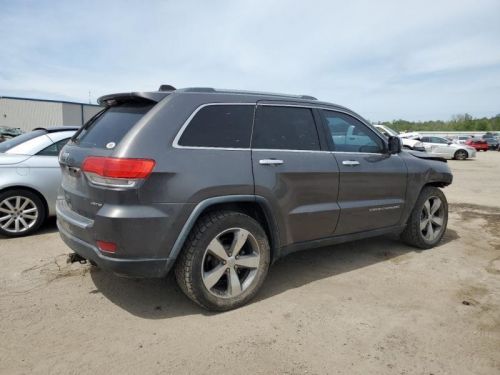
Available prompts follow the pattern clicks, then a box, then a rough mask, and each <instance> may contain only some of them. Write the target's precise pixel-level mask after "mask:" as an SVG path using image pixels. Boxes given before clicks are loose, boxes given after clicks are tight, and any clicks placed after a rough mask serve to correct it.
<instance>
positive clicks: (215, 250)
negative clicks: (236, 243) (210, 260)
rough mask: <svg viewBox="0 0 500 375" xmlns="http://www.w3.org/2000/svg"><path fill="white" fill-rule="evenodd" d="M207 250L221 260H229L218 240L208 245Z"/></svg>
mask: <svg viewBox="0 0 500 375" xmlns="http://www.w3.org/2000/svg"><path fill="white" fill-rule="evenodd" d="M207 250H208V251H209V252H210V253H212V254H213V255H215V256H216V257H217V258H219V259H221V260H226V259H227V258H228V256H227V253H226V250H225V249H224V246H222V243H221V242H220V241H219V239H218V238H214V239H213V240H212V241H211V242H210V243H209V244H208V249H207Z"/></svg>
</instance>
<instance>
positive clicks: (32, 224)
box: [0, 189, 46, 237]
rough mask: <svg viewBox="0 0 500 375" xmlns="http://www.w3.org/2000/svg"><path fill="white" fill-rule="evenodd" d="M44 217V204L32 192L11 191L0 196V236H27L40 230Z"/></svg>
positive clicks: (22, 190) (23, 190)
mask: <svg viewBox="0 0 500 375" xmlns="http://www.w3.org/2000/svg"><path fill="white" fill-rule="evenodd" d="M45 217H46V209H45V204H44V203H43V201H42V200H41V199H40V197H39V196H38V195H37V194H35V193H33V192H32V191H30V190H25V189H13V190H7V191H4V192H3V193H1V194H0V234H2V235H4V236H7V237H22V236H28V235H30V234H33V233H34V232H35V231H37V230H38V228H40V225H42V223H43V222H44V221H45Z"/></svg>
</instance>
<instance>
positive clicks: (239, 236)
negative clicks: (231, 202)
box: [201, 228, 260, 298]
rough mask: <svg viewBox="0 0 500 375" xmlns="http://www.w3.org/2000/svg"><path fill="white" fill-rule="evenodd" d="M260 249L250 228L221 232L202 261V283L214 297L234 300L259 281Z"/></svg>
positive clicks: (206, 251) (210, 244) (208, 248)
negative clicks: (256, 280)
mask: <svg viewBox="0 0 500 375" xmlns="http://www.w3.org/2000/svg"><path fill="white" fill-rule="evenodd" d="M259 264H260V249H259V244H258V242H257V240H256V239H255V237H254V236H253V235H252V234H251V233H250V232H249V231H248V230H246V229H243V228H231V229H228V230H225V231H223V232H221V233H219V234H218V235H217V236H215V238H214V239H213V240H212V241H210V243H209V244H208V246H207V248H206V250H205V254H204V255H203V261H202V269H201V272H202V280H203V284H204V285H205V288H206V289H207V290H208V291H209V292H210V293H211V294H213V295H214V296H217V297H223V298H233V297H236V296H238V295H240V294H242V293H243V292H244V291H245V290H247V289H248V287H249V286H250V285H251V284H252V282H253V281H254V280H255V277H256V275H257V272H258V267H259Z"/></svg>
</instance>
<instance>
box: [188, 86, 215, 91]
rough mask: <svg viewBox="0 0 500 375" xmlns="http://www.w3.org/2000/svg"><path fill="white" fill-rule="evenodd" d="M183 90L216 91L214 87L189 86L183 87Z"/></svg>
mask: <svg viewBox="0 0 500 375" xmlns="http://www.w3.org/2000/svg"><path fill="white" fill-rule="evenodd" d="M182 91H183V92H215V89H214V88H212V87H187V88H185V89H182Z"/></svg>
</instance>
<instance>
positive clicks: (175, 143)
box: [172, 99, 385, 155]
mask: <svg viewBox="0 0 500 375" xmlns="http://www.w3.org/2000/svg"><path fill="white" fill-rule="evenodd" d="M264 101H270V100H269V99H264ZM215 105H252V106H255V107H257V106H259V105H262V106H270V107H299V108H308V109H324V110H327V111H334V112H340V113H343V114H346V115H348V116H351V117H353V118H355V119H356V120H358V121H359V122H361V123H362V124H364V125H366V126H367V127H368V128H369V129H370V130H372V131H373V132H374V133H375V135H376V136H377V137H379V138H380V139H381V140H382V142H385V140H384V138H382V137H381V136H380V135H379V134H378V132H377V131H376V130H374V129H373V128H372V126H371V125H370V124H367V123H366V122H365V121H364V120H363V119H361V118H360V117H359V116H356V115H354V114H352V113H350V112H347V111H344V110H342V109H336V108H329V107H326V106H322V105H316V104H305V103H304V104H285V103H259V101H257V102H255V103H235V102H232V103H226V102H213V103H205V104H202V105H200V106H199V107H197V108H196V109H195V110H194V111H193V113H191V115H189V117H188V118H187V119H186V121H185V122H184V123H183V124H182V126H181V128H180V129H179V131H178V132H177V134H176V136H175V138H174V140H173V142H172V147H173V148H178V149H187V150H223V151H242V150H245V151H249V150H252V151H273V152H274V151H282V152H312V153H330V154H360V155H385V153H382V152H352V151H332V150H290V149H265V148H252V147H242V148H234V147H208V146H182V145H180V144H179V140H180V139H181V137H182V135H183V133H184V131H185V130H186V128H187V127H188V125H189V123H190V122H191V120H192V119H193V118H194V116H196V114H197V113H198V112H199V111H200V110H201V109H203V108H205V107H208V106H215ZM250 141H251V140H250ZM250 146H251V145H250Z"/></svg>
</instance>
